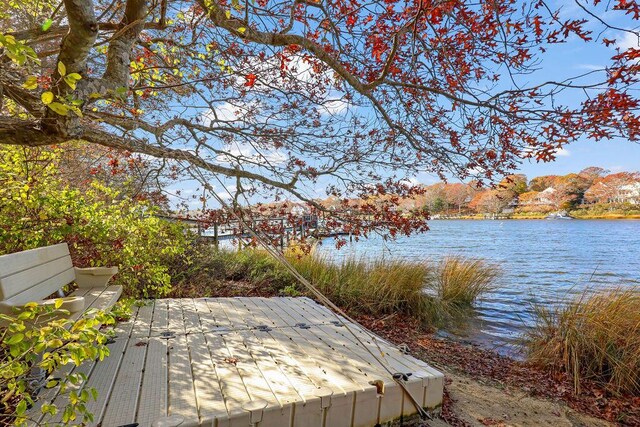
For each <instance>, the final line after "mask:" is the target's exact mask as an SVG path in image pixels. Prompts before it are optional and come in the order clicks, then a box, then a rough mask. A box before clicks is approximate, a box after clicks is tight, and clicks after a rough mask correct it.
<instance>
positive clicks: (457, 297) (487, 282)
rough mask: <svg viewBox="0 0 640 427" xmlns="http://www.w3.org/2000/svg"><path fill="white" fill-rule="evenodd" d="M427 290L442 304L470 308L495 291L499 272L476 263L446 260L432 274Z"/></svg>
mask: <svg viewBox="0 0 640 427" xmlns="http://www.w3.org/2000/svg"><path fill="white" fill-rule="evenodd" d="M434 273H435V275H434V279H433V280H432V281H431V283H430V287H431V288H432V289H433V291H435V292H436V294H437V296H438V299H439V300H440V301H442V302H443V303H446V304H451V305H457V306H471V305H472V304H473V303H474V302H475V301H476V300H477V299H478V297H480V295H482V294H484V293H487V292H490V291H492V290H493V289H495V287H496V279H497V278H498V276H499V275H500V269H499V268H498V267H497V266H495V265H493V264H489V263H487V262H486V261H483V260H480V259H471V258H463V257H460V256H449V257H446V258H445V259H443V260H442V261H441V262H440V264H439V265H438V267H437V268H436V270H435V272H434Z"/></svg>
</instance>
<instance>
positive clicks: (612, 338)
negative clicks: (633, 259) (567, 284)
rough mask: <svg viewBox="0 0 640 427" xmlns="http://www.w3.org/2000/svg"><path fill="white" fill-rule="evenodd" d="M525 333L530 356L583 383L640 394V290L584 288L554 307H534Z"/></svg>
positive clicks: (577, 383)
mask: <svg viewBox="0 0 640 427" xmlns="http://www.w3.org/2000/svg"><path fill="white" fill-rule="evenodd" d="M535 310H536V323H535V326H534V327H533V328H532V329H531V330H530V331H529V332H528V333H527V335H526V338H525V349H526V351H527V355H528V358H529V359H530V360H531V361H532V362H534V363H536V364H538V365H541V366H543V367H545V368H547V369H550V370H552V371H555V372H560V371H561V372H566V373H568V374H569V375H570V376H571V377H572V378H573V383H574V387H575V391H576V393H578V392H579V391H580V385H581V382H583V381H584V380H586V379H588V380H592V381H596V382H598V383H601V384H603V385H605V386H607V387H608V388H609V389H610V390H611V391H613V392H615V393H631V394H635V395H638V394H640V293H639V292H638V289H637V287H636V288H626V289H623V288H616V289H611V290H607V291H603V292H590V291H585V292H584V293H583V294H582V295H580V296H579V297H577V298H575V299H574V300H572V301H570V302H568V303H566V304H564V305H560V306H556V307H541V306H537V307H535Z"/></svg>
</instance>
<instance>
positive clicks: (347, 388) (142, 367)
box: [39, 291, 442, 427]
mask: <svg viewBox="0 0 640 427" xmlns="http://www.w3.org/2000/svg"><path fill="white" fill-rule="evenodd" d="M85 297H88V298H89V299H90V300H91V301H92V302H93V303H94V304H96V305H101V304H103V303H105V302H106V301H108V300H109V296H108V294H105V295H102V293H100V294H98V293H96V294H91V292H90V291H88V292H85ZM343 322H344V323H347V324H348V329H347V327H345V326H342V325H341V323H343ZM117 333H118V337H117V339H116V340H115V342H114V343H112V344H110V345H109V348H110V349H111V355H110V356H109V357H108V358H107V359H106V360H105V361H102V362H98V363H96V362H92V363H88V364H85V365H83V366H81V367H78V368H74V369H75V370H76V371H77V372H84V373H86V374H87V375H88V380H87V382H86V384H84V385H81V386H82V387H96V388H97V389H98V391H99V397H98V400H97V401H96V402H90V404H89V407H90V409H91V411H92V412H93V413H94V414H95V421H94V423H93V424H92V425H101V426H103V427H112V426H113V427H117V426H121V425H125V424H129V423H138V424H139V425H140V426H151V425H152V423H154V422H158V421H161V420H163V419H165V418H166V417H171V416H179V417H181V419H182V424H181V426H197V425H206V426H212V427H231V426H233V427H237V426H247V427H249V426H251V425H256V426H258V427H279V426H290V427H293V426H297V427H300V426H318V427H321V426H332V427H333V426H335V427H342V426H345V427H349V426H372V425H375V424H376V423H379V422H380V423H382V422H385V421H388V420H390V419H394V418H397V417H398V416H400V415H401V414H403V413H404V414H409V413H414V412H415V408H414V407H413V405H411V404H410V403H409V401H408V399H407V398H406V396H405V395H404V393H403V391H402V390H401V388H400V387H399V386H398V384H397V383H395V381H394V380H393V379H392V378H391V376H390V374H389V371H391V372H392V373H395V372H401V373H411V376H410V377H409V381H407V388H408V389H409V390H410V392H411V393H412V395H413V396H414V397H415V398H416V399H417V400H418V401H420V402H423V403H424V404H425V406H430V407H434V406H436V405H438V404H439V403H440V402H441V399H442V375H441V374H440V373H438V372H437V371H435V370H434V369H432V368H431V367H429V366H428V365H426V364H425V363H424V362H422V361H419V360H417V359H414V358H412V357H410V356H407V355H405V354H403V353H401V352H400V351H399V350H397V349H395V348H394V347H393V346H391V345H390V344H389V343H387V342H386V341H384V340H382V339H380V338H377V337H375V336H373V335H372V334H371V333H370V332H368V331H366V330H364V329H363V328H361V327H360V326H358V325H354V324H352V323H348V322H346V320H345V319H343V318H341V317H339V316H336V315H335V314H333V313H332V312H331V311H330V310H328V309H326V308H324V307H321V306H319V305H317V304H316V303H314V302H313V301H312V300H310V299H308V298H249V297H244V298H198V299H166V300H156V301H154V302H151V303H149V304H148V305H143V306H141V307H139V308H137V309H136V313H135V315H134V317H133V318H132V320H131V321H130V322H123V323H121V324H119V325H118V331H117ZM354 334H355V336H354ZM381 351H382V353H381ZM371 353H373V354H371ZM374 355H376V356H374ZM380 361H382V362H383V363H384V366H382V365H381V363H380ZM385 366H386V368H385ZM69 369H72V368H69ZM376 382H383V383H384V384H385V391H384V394H382V395H380V394H378V389H377V388H376V386H375V385H374V384H375V383H376ZM45 399H46V400H47V401H52V400H54V401H55V403H56V404H58V405H63V404H64V396H61V395H58V394H57V393H56V391H55V390H53V391H51V390H47V391H46V393H45V394H43V397H42V400H41V401H39V404H41V402H42V401H44V400H45ZM167 419H168V418H167ZM46 421H50V422H53V424H56V423H58V422H59V419H58V418H54V419H50V420H46Z"/></svg>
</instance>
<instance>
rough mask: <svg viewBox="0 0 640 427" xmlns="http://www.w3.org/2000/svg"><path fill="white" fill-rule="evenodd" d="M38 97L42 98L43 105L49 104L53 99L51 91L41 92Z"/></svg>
mask: <svg viewBox="0 0 640 427" xmlns="http://www.w3.org/2000/svg"><path fill="white" fill-rule="evenodd" d="M40 99H42V102H43V103H44V105H49V104H51V102H52V101H53V92H51V91H46V92H42V95H40Z"/></svg>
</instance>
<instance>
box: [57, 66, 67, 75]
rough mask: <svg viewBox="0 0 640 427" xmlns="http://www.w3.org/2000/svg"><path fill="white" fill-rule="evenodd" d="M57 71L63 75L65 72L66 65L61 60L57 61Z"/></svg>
mask: <svg viewBox="0 0 640 427" xmlns="http://www.w3.org/2000/svg"><path fill="white" fill-rule="evenodd" d="M58 73H59V74H60V75H61V76H62V77H64V75H65V74H67V67H65V65H64V64H63V63H62V62H58Z"/></svg>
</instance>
